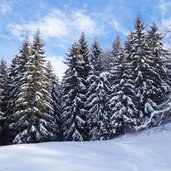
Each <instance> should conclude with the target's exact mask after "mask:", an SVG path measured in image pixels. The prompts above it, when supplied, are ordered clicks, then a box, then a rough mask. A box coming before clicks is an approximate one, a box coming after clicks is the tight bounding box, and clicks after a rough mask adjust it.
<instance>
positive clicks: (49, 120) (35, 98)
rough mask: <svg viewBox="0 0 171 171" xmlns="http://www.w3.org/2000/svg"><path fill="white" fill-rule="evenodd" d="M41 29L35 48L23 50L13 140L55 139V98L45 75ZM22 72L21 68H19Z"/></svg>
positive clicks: (14, 141) (34, 43)
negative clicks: (53, 104) (24, 61)
mask: <svg viewBox="0 0 171 171" xmlns="http://www.w3.org/2000/svg"><path fill="white" fill-rule="evenodd" d="M43 46H44V45H43V42H42V39H41V37H40V32H39V31H37V32H36V34H35V35H34V38H33V47H32V50H30V48H29V46H28V45H27V50H26V51H24V50H23V51H22V52H23V54H22V56H25V57H27V59H28V61H27V62H26V64H25V67H24V72H23V76H22V82H21V83H22V84H21V86H20V90H21V91H20V92H19V93H18V96H17V100H16V102H15V103H16V104H15V105H16V106H15V109H16V110H15V113H14V114H13V116H12V119H13V120H14V121H13V123H11V124H10V128H11V129H12V130H15V132H16V135H15V138H14V140H13V143H33V142H43V141H51V140H55V139H56V135H55V133H56V124H55V119H54V115H53V107H52V105H51V102H52V98H51V94H50V93H49V92H48V90H47V87H48V85H49V83H48V79H47V77H46V76H45V55H44V51H43V49H42V48H43ZM20 74H21V71H20Z"/></svg>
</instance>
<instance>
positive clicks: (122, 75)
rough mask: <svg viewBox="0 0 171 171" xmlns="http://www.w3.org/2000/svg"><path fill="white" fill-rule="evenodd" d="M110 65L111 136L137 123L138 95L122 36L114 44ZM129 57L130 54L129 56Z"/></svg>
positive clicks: (132, 127) (121, 132)
mask: <svg viewBox="0 0 171 171" xmlns="http://www.w3.org/2000/svg"><path fill="white" fill-rule="evenodd" d="M111 56H112V58H113V63H111V65H110V87H111V88H110V89H111V95H110V101H109V106H110V110H111V112H110V117H109V118H110V137H111V138H113V137H115V136H118V135H121V134H124V133H125V132H126V131H128V130H129V129H131V130H132V129H134V127H135V126H136V125H137V120H136V119H137V113H138V111H137V109H136V106H135V103H134V98H135V96H136V94H135V90H134V82H133V79H132V78H133V76H132V71H131V67H130V64H129V62H128V60H127V59H126V56H125V53H124V49H123V47H122V45H121V42H120V38H119V37H117V38H116V40H115V41H114V43H113V46H112V53H111ZM127 57H128V56H127Z"/></svg>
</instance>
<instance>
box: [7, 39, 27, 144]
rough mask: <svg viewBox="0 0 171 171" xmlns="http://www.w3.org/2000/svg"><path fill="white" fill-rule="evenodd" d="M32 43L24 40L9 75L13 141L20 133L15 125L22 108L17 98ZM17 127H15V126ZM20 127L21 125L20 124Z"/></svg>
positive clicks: (10, 127) (8, 120)
mask: <svg viewBox="0 0 171 171" xmlns="http://www.w3.org/2000/svg"><path fill="white" fill-rule="evenodd" d="M29 48H30V44H29V41H28V38H27V37H26V39H25V40H24V41H23V44H22V47H21V49H20V51H19V53H18V55H16V56H15V58H14V59H13V61H12V64H11V67H10V68H9V75H8V80H7V82H8V84H9V86H8V90H7V91H8V99H7V100H8V106H7V123H6V124H7V127H8V130H9V139H10V141H12V140H13V139H14V137H15V136H16V134H17V133H18V130H17V128H16V127H15V126H14V125H15V122H17V121H18V118H17V114H16V112H17V111H18V110H22V108H20V107H19V108H18V107H17V100H18V98H19V94H20V93H21V92H22V89H21V86H22V84H23V83H24V81H25V80H24V79H23V76H24V72H25V66H26V63H27V62H28V60H29V55H30V54H29V53H30V52H29V51H30V49H29ZM13 126H14V127H15V128H16V129H15V128H14V127H13ZM18 127H19V125H18Z"/></svg>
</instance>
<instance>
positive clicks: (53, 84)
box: [45, 61, 62, 140]
mask: <svg viewBox="0 0 171 171" xmlns="http://www.w3.org/2000/svg"><path fill="white" fill-rule="evenodd" d="M45 75H46V77H47V78H48V82H49V85H48V87H47V90H48V91H49V92H50V93H51V95H52V106H53V112H54V117H55V119H56V131H57V132H56V135H57V139H58V140H61V137H62V135H61V119H60V117H61V113H62V106H61V105H62V104H61V100H62V92H61V86H60V82H59V79H58V78H57V77H56V76H55V74H54V73H53V68H52V65H51V63H50V61H48V62H47V64H46V72H45Z"/></svg>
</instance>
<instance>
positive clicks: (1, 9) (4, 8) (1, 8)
mask: <svg viewBox="0 0 171 171" xmlns="http://www.w3.org/2000/svg"><path fill="white" fill-rule="evenodd" d="M11 9H12V8H11V7H10V5H9V4H7V3H1V4H0V14H5V13H7V12H9V11H10V10H11Z"/></svg>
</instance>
